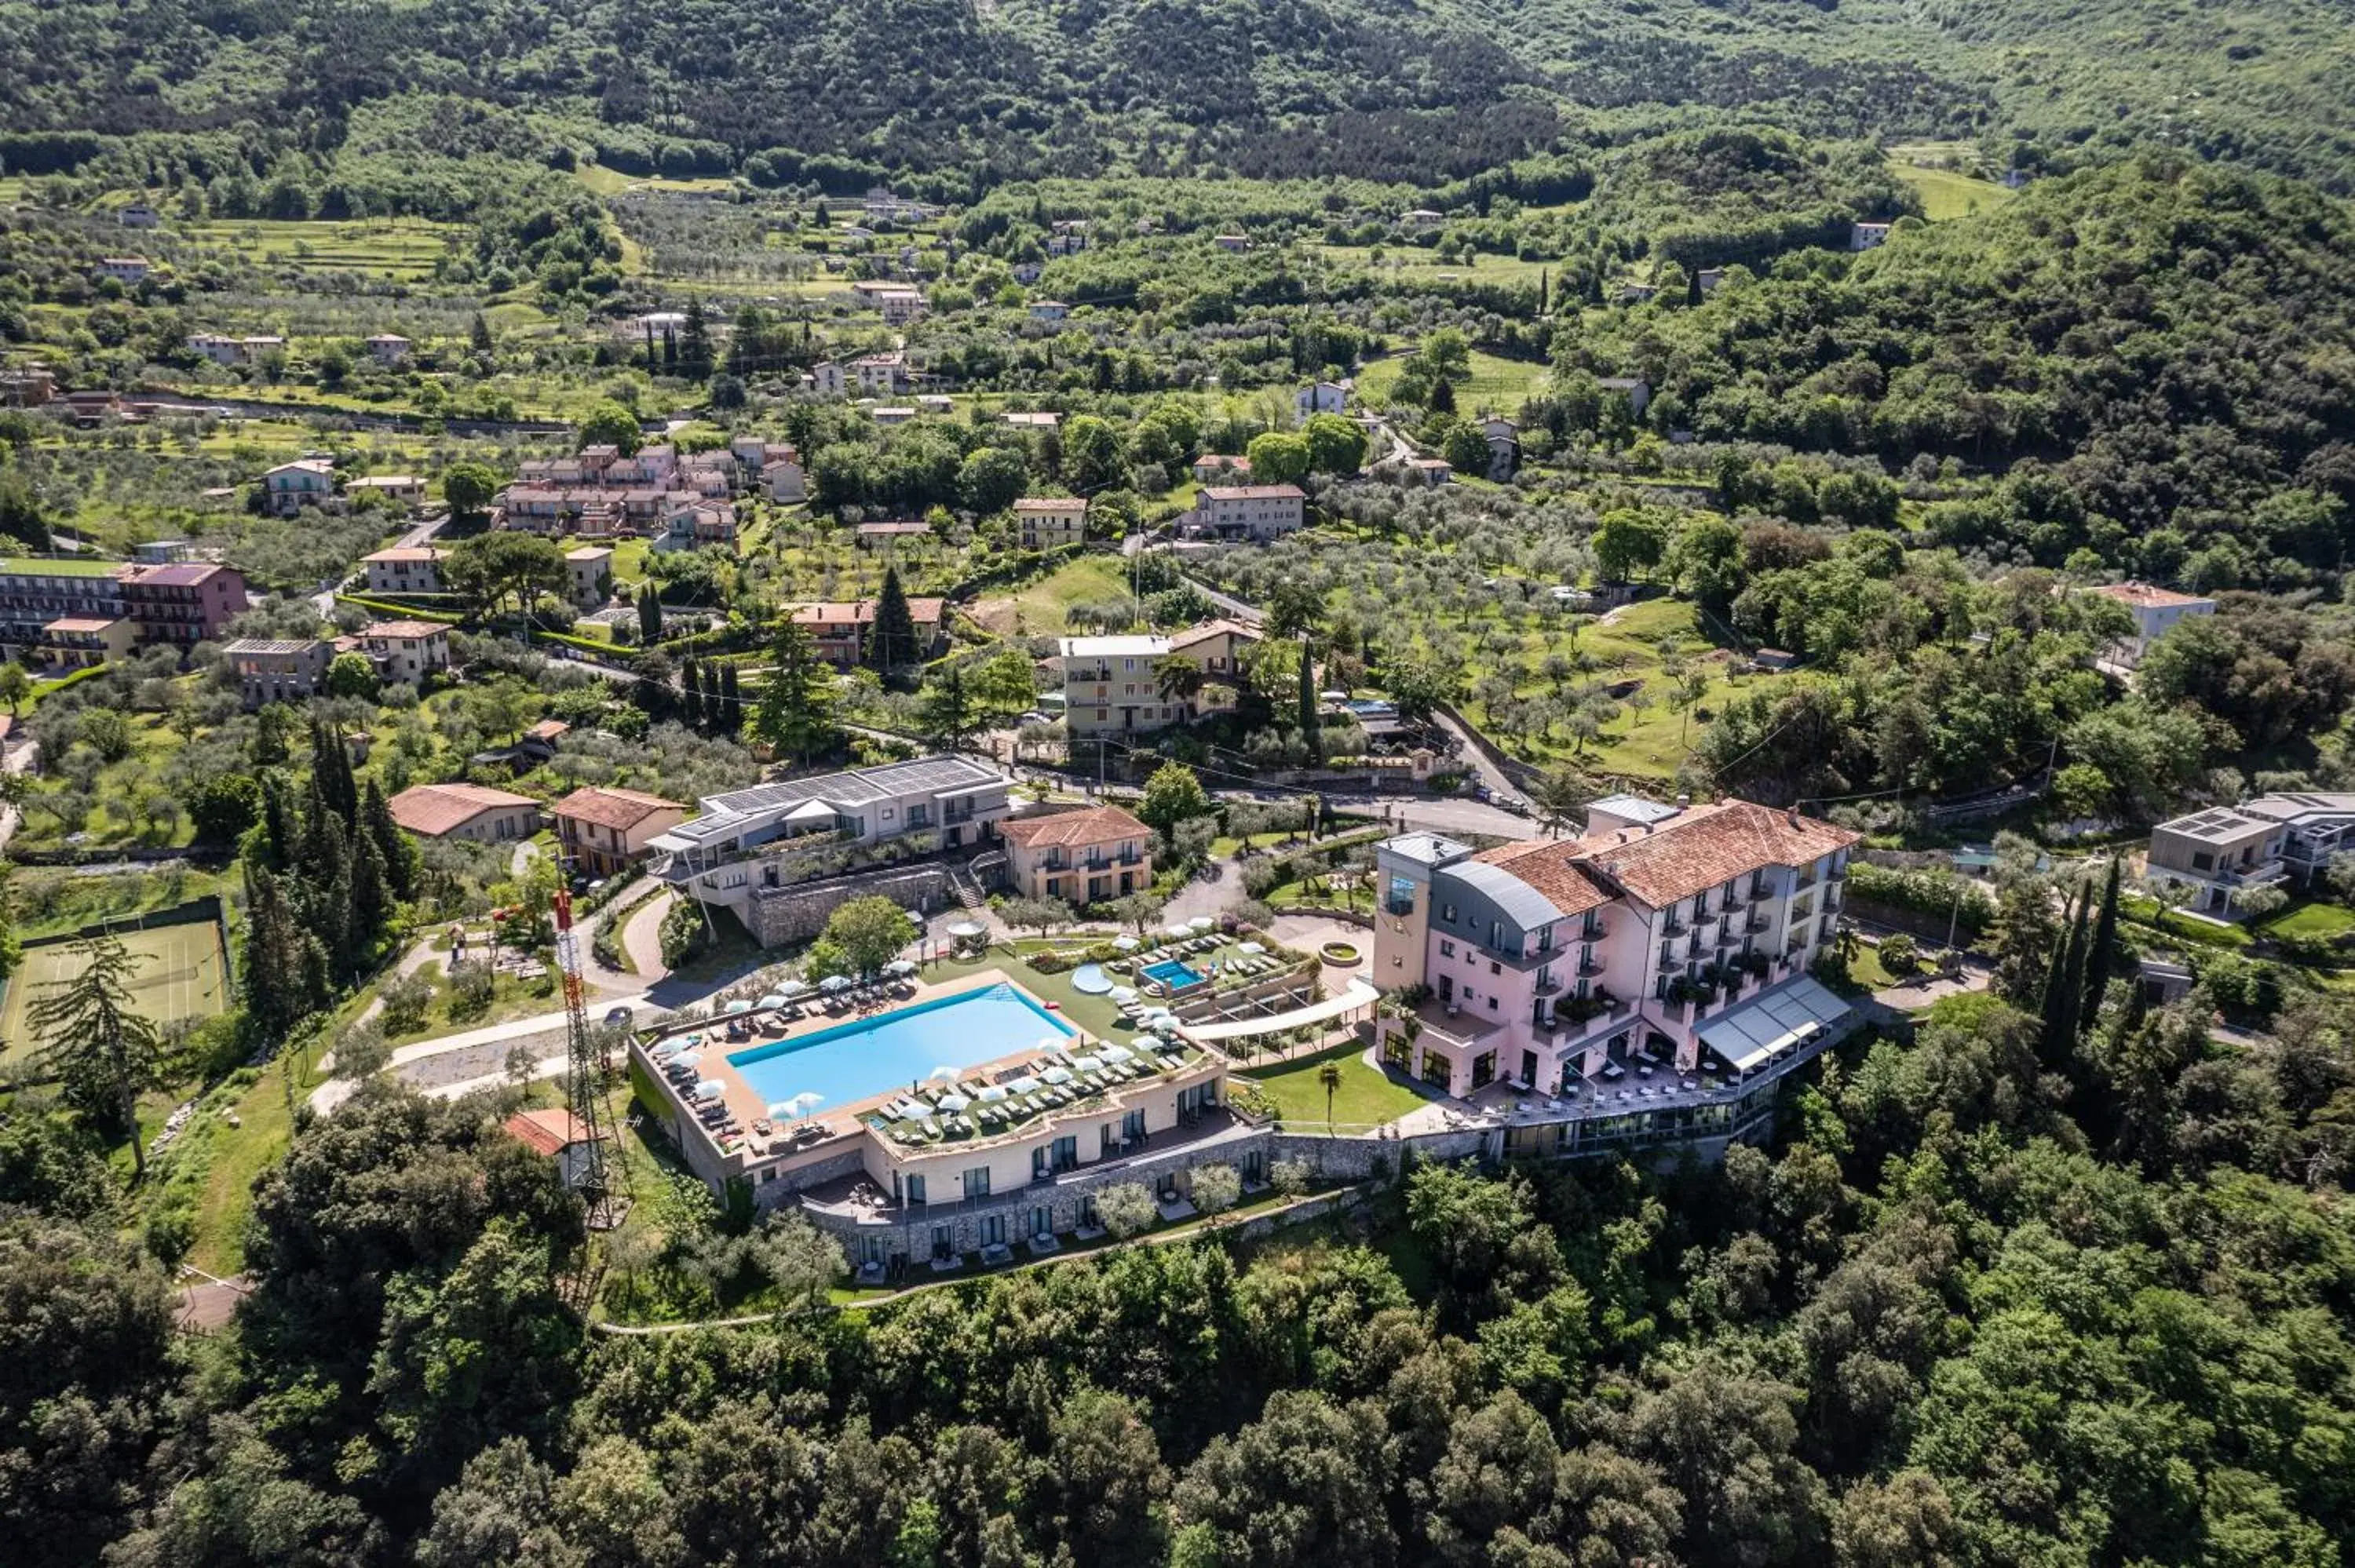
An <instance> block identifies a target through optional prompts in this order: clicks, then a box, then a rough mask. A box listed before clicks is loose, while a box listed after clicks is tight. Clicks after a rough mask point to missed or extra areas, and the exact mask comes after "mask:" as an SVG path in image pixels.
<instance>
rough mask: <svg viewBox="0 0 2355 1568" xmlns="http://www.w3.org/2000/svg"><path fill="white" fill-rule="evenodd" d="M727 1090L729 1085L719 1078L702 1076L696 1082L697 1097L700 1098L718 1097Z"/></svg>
mask: <svg viewBox="0 0 2355 1568" xmlns="http://www.w3.org/2000/svg"><path fill="white" fill-rule="evenodd" d="M727 1092H728V1086H727V1085H725V1084H723V1083H721V1082H720V1081H719V1079H717V1078H702V1079H698V1080H697V1082H696V1086H695V1097H696V1098H697V1099H699V1100H714V1099H718V1098H719V1097H720V1096H721V1095H723V1094H725V1093H727Z"/></svg>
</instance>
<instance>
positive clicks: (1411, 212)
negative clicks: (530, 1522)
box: [1399, 207, 1447, 234]
mask: <svg viewBox="0 0 2355 1568" xmlns="http://www.w3.org/2000/svg"><path fill="white" fill-rule="evenodd" d="M1446 221H1447V215H1446V214H1445V213H1444V212H1433V210H1432V209H1431V208H1429V207H1409V208H1408V209H1407V210H1406V211H1404V212H1402V213H1401V214H1399V227H1400V228H1403V229H1406V230H1407V231H1408V232H1410V233H1413V234H1420V233H1422V232H1423V230H1424V229H1426V228H1438V227H1439V226H1440V225H1441V224H1443V223H1444V222H1446Z"/></svg>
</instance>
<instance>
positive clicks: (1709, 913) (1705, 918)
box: [1692, 908, 1717, 930]
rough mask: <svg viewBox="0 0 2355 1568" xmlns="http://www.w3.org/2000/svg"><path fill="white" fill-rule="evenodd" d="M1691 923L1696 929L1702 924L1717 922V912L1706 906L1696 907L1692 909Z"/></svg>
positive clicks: (1711, 924) (1707, 924)
mask: <svg viewBox="0 0 2355 1568" xmlns="http://www.w3.org/2000/svg"><path fill="white" fill-rule="evenodd" d="M1692 923H1693V927H1694V929H1696V930H1698V929H1700V927H1703V926H1714V925H1716V924H1717V912H1716V911H1715V910H1713V909H1708V908H1701V909H1696V910H1694V911H1693V918H1692Z"/></svg>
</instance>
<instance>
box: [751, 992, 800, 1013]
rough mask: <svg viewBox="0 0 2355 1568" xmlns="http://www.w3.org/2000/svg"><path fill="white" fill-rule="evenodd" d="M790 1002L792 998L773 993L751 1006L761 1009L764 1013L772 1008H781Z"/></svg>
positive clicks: (782, 993)
mask: <svg viewBox="0 0 2355 1568" xmlns="http://www.w3.org/2000/svg"><path fill="white" fill-rule="evenodd" d="M792 1000H793V998H791V997H789V996H787V995H786V994H785V993H784V992H783V991H771V992H770V993H769V994H768V995H766V996H764V997H762V999H761V1000H760V1001H756V1002H754V1003H753V1004H752V1005H753V1006H755V1007H757V1008H759V1009H761V1011H762V1012H768V1011H769V1010H771V1009H773V1008H779V1007H783V1006H784V1005H785V1003H787V1002H788V1001H792Z"/></svg>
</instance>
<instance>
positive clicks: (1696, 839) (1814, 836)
mask: <svg viewBox="0 0 2355 1568" xmlns="http://www.w3.org/2000/svg"><path fill="white" fill-rule="evenodd" d="M1862 836H1863V835H1862V834H1860V833H1852V832H1849V831H1848V830H1847V829H1846V828H1838V827H1834V826H1833V825H1832V824H1831V823H1829V822H1826V821H1818V820H1817V819H1816V818H1814V817H1800V816H1795V815H1791V814H1787V813H1785V812H1782V811H1777V810H1773V809H1771V808H1769V807H1765V806H1760V805H1754V804H1753V803H1752V802H1750V801H1748V800H1724V801H1720V802H1719V803H1718V804H1716V805H1714V806H1695V807H1693V808H1692V809H1691V810H1688V811H1686V812H1685V813H1684V814H1683V815H1682V816H1679V817H1677V818H1674V819H1672V820H1670V821H1666V822H1663V823H1661V824H1660V825H1659V826H1658V827H1657V828H1654V829H1653V830H1652V831H1651V832H1649V833H1646V832H1643V831H1642V830H1641V829H1636V828H1629V829H1624V830H1622V831H1620V832H1613V833H1604V834H1601V835H1599V836H1596V837H1591V838H1583V839H1577V840H1573V841H1572V843H1571V844H1570V845H1569V846H1568V847H1569V848H1570V849H1571V850H1572V851H1573V852H1574V853H1576V854H1577V856H1578V858H1579V859H1581V860H1582V861H1584V862H1586V863H1589V864H1591V865H1593V866H1594V867H1595V868H1596V869H1597V870H1599V871H1600V872H1602V873H1603V874H1604V875H1605V876H1607V877H1609V878H1610V879H1611V880H1613V881H1614V882H1616V883H1618V884H1619V885H1621V886H1622V887H1625V889H1626V890H1627V891H1628V892H1629V893H1631V894H1633V895H1635V896H1636V897H1637V898H1639V899H1641V900H1642V901H1643V902H1644V903H1646V904H1648V905H1650V906H1652V907H1653V908H1655V909H1659V908H1664V907H1666V906H1668V905H1670V904H1674V903H1675V902H1676V901H1677V900H1678V899H1679V898H1689V897H1691V896H1692V895H1694V894H1696V893H1700V892H1701V891H1703V890H1704V889H1707V888H1711V887H1717V886H1720V885H1723V884H1725V883H1728V882H1732V880H1733V879H1734V878H1736V877H1738V876H1743V875H1747V874H1749V873H1751V872H1753V871H1757V870H1760V869H1762V868H1764V867H1765V866H1770V865H1788V866H1802V865H1806V864H1809V863H1813V862H1814V861H1816V860H1817V859H1818V858H1820V857H1821V856H1824V855H1828V854H1829V853H1832V852H1833V851H1835V850H1842V849H1846V848H1848V847H1849V845H1851V844H1853V843H1855V842H1858V840H1859V839H1860V838H1861V837H1862Z"/></svg>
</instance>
